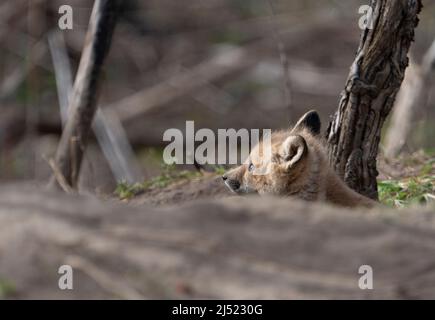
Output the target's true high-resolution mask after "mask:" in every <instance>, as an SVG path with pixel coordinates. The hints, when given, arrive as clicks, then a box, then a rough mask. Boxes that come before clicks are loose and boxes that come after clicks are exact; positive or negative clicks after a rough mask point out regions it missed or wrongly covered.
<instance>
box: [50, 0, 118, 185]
mask: <svg viewBox="0 0 435 320" xmlns="http://www.w3.org/2000/svg"><path fill="white" fill-rule="evenodd" d="M121 3H122V1H120V0H96V1H95V4H94V8H93V11H92V16H91V20H90V23H89V29H88V33H87V35H86V39H85V45H84V49H83V53H82V57H81V60H80V65H79V69H78V72H77V76H76V79H75V84H74V88H73V92H72V97H71V101H70V105H69V108H68V110H69V113H70V114H69V117H68V121H67V123H66V125H65V129H64V130H63V132H62V137H61V140H60V142H59V146H58V149H57V151H56V157H55V163H56V165H57V166H58V168H59V171H60V173H61V174H62V175H63V176H64V178H65V180H66V182H67V183H68V184H69V185H70V186H72V187H76V185H77V180H78V176H79V172H80V166H81V163H82V158H83V154H84V151H85V148H86V144H87V141H88V138H89V134H90V131H91V125H92V121H93V118H94V115H95V112H96V109H97V104H96V100H97V93H98V87H99V82H100V74H101V69H102V66H103V63H104V60H105V58H106V56H107V53H108V51H109V48H110V43H111V39H112V34H113V30H114V28H115V25H116V20H117V16H118V15H119V12H120V9H121ZM51 185H52V186H57V185H58V181H57V180H56V178H55V177H53V178H52V181H51Z"/></svg>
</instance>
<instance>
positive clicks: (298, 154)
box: [280, 135, 308, 170]
mask: <svg viewBox="0 0 435 320" xmlns="http://www.w3.org/2000/svg"><path fill="white" fill-rule="evenodd" d="M307 151H308V147H307V142H306V141H305V139H304V138H302V137H301V136H300V135H295V136H290V137H288V138H287V139H286V140H285V141H284V142H283V144H282V145H281V148H280V156H281V158H282V159H283V160H284V165H285V168H286V170H289V169H291V168H292V167H294V166H295V165H296V164H297V163H298V162H299V161H300V160H302V159H303V158H305V156H306V155H307Z"/></svg>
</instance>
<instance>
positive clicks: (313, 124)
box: [292, 110, 321, 135]
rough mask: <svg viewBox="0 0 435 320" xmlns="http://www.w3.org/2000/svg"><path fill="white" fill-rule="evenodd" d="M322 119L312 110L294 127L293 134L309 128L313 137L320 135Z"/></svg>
mask: <svg viewBox="0 0 435 320" xmlns="http://www.w3.org/2000/svg"><path fill="white" fill-rule="evenodd" d="M320 127H321V123H320V117H319V114H318V113H317V111H315V110H311V111H308V112H307V113H306V114H304V115H303V116H302V117H301V118H300V119H299V120H298V122H297V123H296V125H295V126H294V127H293V129H292V132H296V131H298V130H300V129H303V128H307V129H308V130H310V131H311V133H312V134H313V135H318V134H319V133H320Z"/></svg>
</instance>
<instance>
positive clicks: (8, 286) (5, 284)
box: [0, 278, 15, 299]
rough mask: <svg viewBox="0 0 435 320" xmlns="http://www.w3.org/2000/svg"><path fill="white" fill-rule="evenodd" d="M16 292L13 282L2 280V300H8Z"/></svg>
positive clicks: (0, 286)
mask: <svg viewBox="0 0 435 320" xmlns="http://www.w3.org/2000/svg"><path fill="white" fill-rule="evenodd" d="M14 292H15V286H14V285H13V284H12V283H11V282H9V281H7V280H5V279H2V278H0V299H4V298H7V297H8V296H10V295H12V294H14Z"/></svg>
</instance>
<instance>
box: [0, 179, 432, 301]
mask: <svg viewBox="0 0 435 320" xmlns="http://www.w3.org/2000/svg"><path fill="white" fill-rule="evenodd" d="M434 243H435V214H434V213H433V210H432V211H431V210H429V209H418V210H417V209H408V210H403V211H392V210H388V209H384V208H383V209H375V210H372V211H370V212H363V211H360V210H352V211H350V210H344V209H338V208H334V207H329V206H326V205H324V204H316V203H305V202H300V201H294V200H289V199H272V198H257V197H252V198H237V199H234V198H233V199H221V200H213V201H210V200H209V201H202V202H196V203H193V204H190V205H187V206H186V205H184V206H179V205H177V206H173V207H166V208H165V209H157V208H151V207H149V206H139V207H133V206H126V205H119V204H118V205H113V204H108V203H101V202H100V201H99V200H96V199H94V198H90V197H83V196H68V195H64V194H60V193H59V194H57V193H56V194H54V193H45V192H41V191H39V190H37V189H34V188H24V187H22V186H21V187H19V188H17V187H13V186H4V187H1V188H0V287H1V288H0V289H1V290H0V293H2V294H3V296H4V297H6V298H71V299H72V298H126V299H135V298H245V299H248V298H285V299H287V298H292V299H294V298H435V273H434V268H433V266H434V265H435V256H434V255H433V252H434V249H435V245H434ZM64 264H68V265H71V266H72V267H73V270H74V289H73V290H71V291H68V290H66V291H62V290H60V289H59V288H58V280H59V277H60V275H59V274H58V269H59V267H60V266H61V265H64ZM361 265H370V266H371V267H372V268H373V277H374V282H373V285H374V289H373V290H361V289H360V288H359V286H358V280H359V278H360V276H361V275H360V274H358V269H359V267H360V266H361Z"/></svg>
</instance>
